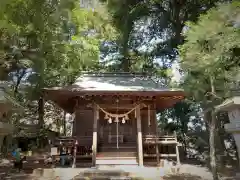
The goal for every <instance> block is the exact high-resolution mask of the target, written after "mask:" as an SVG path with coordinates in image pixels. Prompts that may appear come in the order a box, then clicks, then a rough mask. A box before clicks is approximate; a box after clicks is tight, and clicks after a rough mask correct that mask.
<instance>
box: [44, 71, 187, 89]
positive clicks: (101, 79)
mask: <svg viewBox="0 0 240 180" xmlns="http://www.w3.org/2000/svg"><path fill="white" fill-rule="evenodd" d="M45 89H46V90H71V91H183V90H182V89H169V88H167V87H165V86H164V85H163V83H161V82H157V80H155V79H154V78H153V77H151V76H146V75H143V74H130V73H85V74H83V75H81V76H80V77H78V78H77V80H76V81H75V83H73V84H72V85H70V86H67V87H53V88H45Z"/></svg>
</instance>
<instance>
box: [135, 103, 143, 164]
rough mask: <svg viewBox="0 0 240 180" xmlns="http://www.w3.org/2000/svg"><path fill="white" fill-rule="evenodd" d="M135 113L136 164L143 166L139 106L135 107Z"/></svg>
mask: <svg viewBox="0 0 240 180" xmlns="http://www.w3.org/2000/svg"><path fill="white" fill-rule="evenodd" d="M136 115H137V136H138V137H137V138H138V165H139V166H143V144H142V127H141V110H140V106H138V107H137V109H136Z"/></svg>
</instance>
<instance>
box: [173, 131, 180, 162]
mask: <svg viewBox="0 0 240 180" xmlns="http://www.w3.org/2000/svg"><path fill="white" fill-rule="evenodd" d="M174 136H175V138H176V141H177V144H176V156H177V165H180V157H179V149H178V140H177V133H176V132H174Z"/></svg>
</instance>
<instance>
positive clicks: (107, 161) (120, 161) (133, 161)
mask: <svg viewBox="0 0 240 180" xmlns="http://www.w3.org/2000/svg"><path fill="white" fill-rule="evenodd" d="M96 164H97V165H137V164H138V162H137V159H136V158H129V159H126V158H123V159H118V158H111V159H97V160H96Z"/></svg>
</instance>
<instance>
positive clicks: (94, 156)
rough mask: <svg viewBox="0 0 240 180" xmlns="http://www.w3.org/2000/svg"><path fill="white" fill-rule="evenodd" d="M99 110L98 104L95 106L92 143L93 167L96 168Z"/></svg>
mask: <svg viewBox="0 0 240 180" xmlns="http://www.w3.org/2000/svg"><path fill="white" fill-rule="evenodd" d="M98 113H99V112H98V108H97V106H96V104H94V105H93V116H94V117H93V142H92V165H93V167H95V166H96V156H97V123H98Z"/></svg>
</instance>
